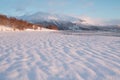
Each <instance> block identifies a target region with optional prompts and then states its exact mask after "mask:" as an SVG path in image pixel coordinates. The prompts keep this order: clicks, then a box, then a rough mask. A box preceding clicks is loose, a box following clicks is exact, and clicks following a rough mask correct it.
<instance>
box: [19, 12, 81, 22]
mask: <svg viewBox="0 0 120 80" xmlns="http://www.w3.org/2000/svg"><path fill="white" fill-rule="evenodd" d="M19 18H21V19H24V20H27V21H30V22H38V21H39V22H43V21H67V22H75V21H80V20H81V19H79V18H76V17H73V16H68V15H59V14H52V13H45V12H37V13H34V14H31V15H28V14H27V15H23V16H20V17H19Z"/></svg>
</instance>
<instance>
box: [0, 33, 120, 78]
mask: <svg viewBox="0 0 120 80" xmlns="http://www.w3.org/2000/svg"><path fill="white" fill-rule="evenodd" d="M90 35H91V34H90ZM119 79H120V37H115V36H102V35H100V36H99V35H94V34H93V33H92V36H89V35H84V34H82V36H80V35H79V36H78V35H77V36H76V35H64V34H61V33H57V32H35V31H33V32H0V80H119Z"/></svg>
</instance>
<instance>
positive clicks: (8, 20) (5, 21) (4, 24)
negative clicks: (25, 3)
mask: <svg viewBox="0 0 120 80" xmlns="http://www.w3.org/2000/svg"><path fill="white" fill-rule="evenodd" d="M42 27H44V25H42V24H33V23H30V22H27V21H25V20H22V19H17V18H15V17H7V16H6V15H2V14H0V29H1V30H11V29H12V30H13V31H16V30H26V29H34V30H38V29H41V28H42ZM45 27H46V28H48V29H55V30H57V27H56V26H55V25H47V26H45Z"/></svg>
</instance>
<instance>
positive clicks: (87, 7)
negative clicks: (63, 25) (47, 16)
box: [0, 0, 120, 21]
mask: <svg viewBox="0 0 120 80" xmlns="http://www.w3.org/2000/svg"><path fill="white" fill-rule="evenodd" d="M36 12H48V13H57V14H66V15H76V16H81V17H85V18H92V19H96V20H98V21H99V20H101V19H104V20H108V19H109V20H120V0H0V14H5V15H9V16H21V15H24V14H28V15H29V14H33V13H36Z"/></svg>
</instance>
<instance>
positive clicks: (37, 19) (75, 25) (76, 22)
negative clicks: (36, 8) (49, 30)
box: [19, 12, 120, 31]
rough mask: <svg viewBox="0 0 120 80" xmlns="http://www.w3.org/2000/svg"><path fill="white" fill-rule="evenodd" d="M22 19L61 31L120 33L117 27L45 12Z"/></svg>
mask: <svg viewBox="0 0 120 80" xmlns="http://www.w3.org/2000/svg"><path fill="white" fill-rule="evenodd" d="M19 18H20V19H23V20H27V21H29V22H32V23H34V24H38V25H39V24H42V25H44V26H47V25H51V24H52V25H56V26H57V27H58V28H59V29H60V30H94V31H95V30H97V31H98V30H102V31H120V27H119V26H116V25H109V26H101V25H91V24H88V23H87V21H85V20H84V19H81V18H80V17H75V16H68V15H58V14H51V13H45V12H37V13H34V14H31V15H23V16H20V17H19Z"/></svg>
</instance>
